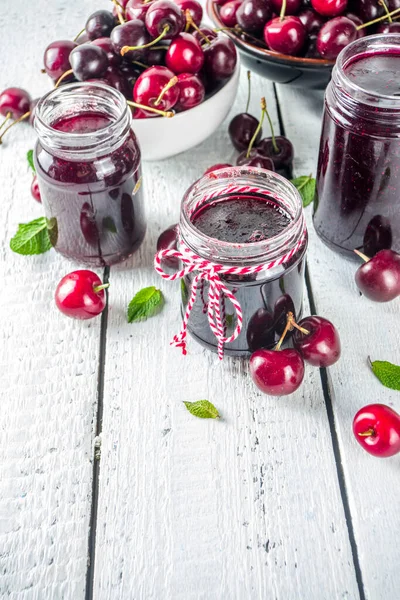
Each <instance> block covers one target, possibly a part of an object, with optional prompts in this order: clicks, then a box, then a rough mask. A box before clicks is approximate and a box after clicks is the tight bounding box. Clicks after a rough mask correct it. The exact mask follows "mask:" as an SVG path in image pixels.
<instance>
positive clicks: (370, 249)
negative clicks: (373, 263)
mask: <svg viewBox="0 0 400 600" xmlns="http://www.w3.org/2000/svg"><path fill="white" fill-rule="evenodd" d="M392 242H393V235H392V226H391V224H390V221H389V219H388V218H387V217H383V216H382V215H375V216H374V217H372V219H371V220H370V222H369V223H368V225H367V227H366V228H365V233H364V239H363V251H364V253H365V254H366V255H367V256H375V254H376V253H377V252H379V250H389V249H390V248H391V247H392Z"/></svg>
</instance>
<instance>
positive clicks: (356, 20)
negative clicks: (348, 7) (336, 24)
mask: <svg viewBox="0 0 400 600" xmlns="http://www.w3.org/2000/svg"><path fill="white" fill-rule="evenodd" d="M344 16H345V17H347V18H348V19H350V21H353V23H354V25H355V26H356V27H358V26H359V25H362V24H363V22H362V20H361V19H360V17H358V16H357V15H355V14H353V13H346V14H345V15H344ZM365 35H367V28H363V29H358V30H357V39H360V38H362V37H364V36H365Z"/></svg>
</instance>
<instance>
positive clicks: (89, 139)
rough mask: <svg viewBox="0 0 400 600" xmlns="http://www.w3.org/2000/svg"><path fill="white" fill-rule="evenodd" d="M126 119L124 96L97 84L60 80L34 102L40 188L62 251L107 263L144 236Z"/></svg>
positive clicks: (136, 159)
mask: <svg viewBox="0 0 400 600" xmlns="http://www.w3.org/2000/svg"><path fill="white" fill-rule="evenodd" d="M131 122H132V115H131V111H130V108H129V107H128V106H127V104H126V100H125V98H124V97H123V95H122V94H121V93H120V92H118V91H117V90H115V89H113V88H111V87H109V86H107V85H104V84H101V83H72V84H68V85H64V86H62V87H60V88H56V89H54V90H52V91H51V92H49V93H48V94H46V95H45V96H43V98H41V100H39V102H38V104H37V106H36V109H35V121H34V125H35V129H36V131H37V134H38V137H39V139H38V142H37V144H36V148H35V154H34V161H35V167H36V172H37V176H38V181H39V188H40V194H41V198H42V202H43V206H44V209H45V214H46V217H47V218H48V219H52V221H51V223H52V224H53V227H54V224H55V226H56V234H55V235H53V236H51V237H52V239H53V240H54V245H55V249H56V250H57V251H58V252H60V253H61V254H63V255H65V256H67V257H68V258H72V259H74V260H77V261H79V262H82V263H85V264H87V265H92V266H97V267H100V266H104V265H111V264H114V263H117V262H120V261H123V260H125V259H126V258H127V257H128V256H130V255H131V254H132V253H133V252H134V251H135V250H136V249H137V248H138V247H139V245H140V244H141V242H142V241H143V238H144V235H145V231H146V224H145V218H144V206H143V204H144V202H143V190H142V186H141V182H142V179H141V165H140V150H139V146H138V143H137V141H136V137H135V134H134V133H133V131H132V128H131ZM53 232H54V230H53Z"/></svg>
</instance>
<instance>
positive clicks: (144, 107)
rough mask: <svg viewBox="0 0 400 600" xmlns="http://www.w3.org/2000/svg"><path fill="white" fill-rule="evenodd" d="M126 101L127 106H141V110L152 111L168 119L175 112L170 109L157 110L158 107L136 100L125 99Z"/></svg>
mask: <svg viewBox="0 0 400 600" xmlns="http://www.w3.org/2000/svg"><path fill="white" fill-rule="evenodd" d="M126 103H127V104H129V106H133V108H141V109H142V110H145V111H147V112H153V113H155V114H156V115H160V116H161V117H167V118H168V119H170V118H171V117H173V116H174V115H175V113H174V112H173V111H172V110H168V111H165V110H158V108H153V107H152V106H146V105H145V104H139V103H138V102H131V101H130V100H127V101H126Z"/></svg>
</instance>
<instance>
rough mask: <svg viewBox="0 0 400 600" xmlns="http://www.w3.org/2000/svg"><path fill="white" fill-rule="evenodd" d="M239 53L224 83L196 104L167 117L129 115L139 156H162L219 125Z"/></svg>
mask: <svg viewBox="0 0 400 600" xmlns="http://www.w3.org/2000/svg"><path fill="white" fill-rule="evenodd" d="M239 73H240V64H239V56H238V61H237V64H236V68H235V71H234V73H233V75H232V76H231V78H230V79H229V80H228V81H227V82H226V83H225V85H224V86H223V87H222V88H221V89H220V90H218V92H216V93H215V94H214V95H213V96H211V97H210V98H208V100H205V101H204V102H202V103H201V104H199V105H198V106H195V107H194V108H191V109H190V110H186V111H184V112H181V113H178V114H176V115H175V116H174V117H171V118H170V119H168V118H165V117H159V118H158V117H156V118H154V119H137V120H135V119H133V121H132V124H133V130H134V132H135V133H136V136H137V138H138V140H139V145H140V150H141V152H142V159H143V160H162V159H163V158H169V157H170V156H174V155H175V154H179V152H185V150H188V149H189V148H193V147H194V146H197V144H201V143H202V142H204V140H206V139H207V138H208V137H209V136H210V135H211V134H212V133H214V131H215V130H216V129H217V128H218V127H219V126H220V125H221V123H222V121H223V120H224V119H225V117H226V115H227V114H228V112H229V110H230V109H231V108H232V104H233V101H234V99H235V96H236V92H237V88H238V85H239Z"/></svg>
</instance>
